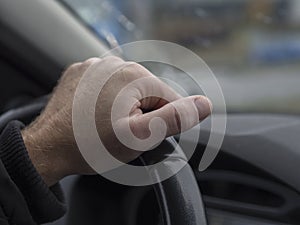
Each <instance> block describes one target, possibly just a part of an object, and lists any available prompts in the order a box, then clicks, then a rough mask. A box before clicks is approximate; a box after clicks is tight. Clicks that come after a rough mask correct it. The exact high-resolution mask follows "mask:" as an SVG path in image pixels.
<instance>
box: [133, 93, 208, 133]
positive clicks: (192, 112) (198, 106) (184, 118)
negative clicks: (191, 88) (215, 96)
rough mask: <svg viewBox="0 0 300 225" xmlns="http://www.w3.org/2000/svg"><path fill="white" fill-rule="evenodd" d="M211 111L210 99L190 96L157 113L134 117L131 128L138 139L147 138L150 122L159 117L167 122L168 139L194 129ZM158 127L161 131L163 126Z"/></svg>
mask: <svg viewBox="0 0 300 225" xmlns="http://www.w3.org/2000/svg"><path fill="white" fill-rule="evenodd" d="M211 111H212V104H211V102H210V100H209V99H208V98H206V97H204V96H199V95H197V96H190V97H186V98H180V99H178V100H176V101H174V102H171V103H168V104H166V105H164V106H163V107H161V108H159V109H157V110H155V111H152V112H149V113H145V114H141V115H137V116H133V117H132V118H131V119H130V127H131V130H132V132H133V134H134V135H135V136H137V137H138V138H147V137H149V136H150V135H151V131H150V129H149V123H150V121H151V120H152V119H154V118H157V117H158V118H161V119H162V120H163V121H165V124H166V127H167V133H166V136H167V137H168V136H172V135H175V134H178V133H181V132H184V131H186V130H188V129H190V128H192V127H194V126H195V125H197V124H198V123H199V122H200V121H202V120H204V119H205V118H206V117H207V116H209V115H210V114H211ZM162 120H160V121H162ZM157 125H158V127H157V129H161V126H160V125H161V124H157ZM154 130H155V128H154Z"/></svg>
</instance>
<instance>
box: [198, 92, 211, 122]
mask: <svg viewBox="0 0 300 225" xmlns="http://www.w3.org/2000/svg"><path fill="white" fill-rule="evenodd" d="M195 105H196V107H197V109H198V112H199V119H200V120H202V119H204V118H205V117H207V116H208V115H210V114H211V113H212V109H213V105H212V103H211V101H210V100H209V99H208V98H206V97H204V96H202V97H199V98H196V99H195Z"/></svg>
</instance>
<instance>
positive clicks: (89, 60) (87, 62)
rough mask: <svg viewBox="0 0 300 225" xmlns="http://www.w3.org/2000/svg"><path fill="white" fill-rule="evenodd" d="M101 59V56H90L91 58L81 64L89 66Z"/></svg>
mask: <svg viewBox="0 0 300 225" xmlns="http://www.w3.org/2000/svg"><path fill="white" fill-rule="evenodd" d="M99 61H101V59H100V58H96V57H93V58H89V59H87V60H85V61H84V62H83V63H82V64H81V67H89V66H91V65H92V64H94V63H97V62H99Z"/></svg>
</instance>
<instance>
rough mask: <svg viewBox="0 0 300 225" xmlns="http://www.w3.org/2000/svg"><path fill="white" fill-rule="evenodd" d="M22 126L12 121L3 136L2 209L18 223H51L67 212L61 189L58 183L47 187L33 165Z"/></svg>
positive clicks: (0, 148)
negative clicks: (23, 136) (25, 143)
mask: <svg viewBox="0 0 300 225" xmlns="http://www.w3.org/2000/svg"><path fill="white" fill-rule="evenodd" d="M22 127H23V125H22V124H21V123H20V122H18V121H13V122H10V123H9V124H8V125H7V126H6V128H5V129H4V130H3V132H2V133H1V135H0V159H1V160H0V190H1V191H0V209H1V207H2V211H3V214H4V215H5V216H6V218H7V220H9V221H13V224H16V225H19V224H20V225H21V224H28V225H30V224H35V222H36V223H38V224H40V223H46V222H51V221H54V220H56V219H58V218H60V217H61V216H63V215H64V213H65V211H66V207H65V204H64V198H63V194H62V190H61V188H60V186H59V184H57V185H54V186H53V187H51V188H48V187H47V185H46V184H45V183H44V181H43V180H42V178H41V176H40V175H39V174H38V172H37V171H36V169H35V168H34V166H33V164H32V163H31V161H30V158H29V156H28V153H27V150H26V148H25V145H24V142H23V138H22V135H21V132H20V130H21V129H22ZM0 218H1V212H0ZM1 219H2V218H1ZM1 219H0V222H2V221H1ZM4 224H5V223H4ZM0 225H1V223H0Z"/></svg>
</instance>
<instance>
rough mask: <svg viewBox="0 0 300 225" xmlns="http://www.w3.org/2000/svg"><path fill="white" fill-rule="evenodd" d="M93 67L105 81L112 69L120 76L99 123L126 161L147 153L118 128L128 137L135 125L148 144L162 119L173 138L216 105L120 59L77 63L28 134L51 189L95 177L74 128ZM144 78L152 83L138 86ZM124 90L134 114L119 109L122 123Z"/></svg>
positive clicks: (103, 98)
mask: <svg viewBox="0 0 300 225" xmlns="http://www.w3.org/2000/svg"><path fill="white" fill-rule="evenodd" d="M91 66H93V67H97V73H99V74H98V76H99V77H101V76H103V75H104V74H105V73H107V71H108V70H107V68H110V70H112V69H115V71H116V72H115V73H114V74H113V75H112V77H111V78H110V79H109V80H108V82H107V83H106V84H105V86H104V88H103V89H102V91H101V92H100V94H99V97H98V100H97V105H96V118H95V120H96V125H97V130H98V133H99V136H100V138H101V140H102V141H103V143H104V144H105V146H106V148H107V149H108V150H109V152H110V153H111V154H112V155H113V156H114V157H116V158H117V159H119V160H121V161H123V162H129V161H131V160H133V159H135V158H136V157H138V156H139V155H140V154H141V152H140V151H135V150H132V149H130V148H128V147H126V146H124V145H123V144H122V143H121V142H120V141H119V140H118V138H117V136H116V134H115V131H114V129H118V130H117V131H119V130H120V132H122V129H123V127H122V124H123V122H124V121H125V122H128V123H129V126H130V129H131V131H132V133H133V135H135V136H136V137H137V138H139V139H145V138H147V137H149V135H151V131H150V129H149V122H150V121H151V119H153V118H157V117H158V118H161V119H163V120H164V121H165V124H166V126H167V127H166V134H165V136H166V137H167V136H172V135H175V134H177V133H180V132H182V131H185V130H187V129H190V128H192V127H193V126H195V125H196V124H198V123H199V122H200V121H201V120H203V119H204V118H206V117H207V116H208V115H209V114H210V113H211V103H210V101H209V100H208V99H207V98H205V97H203V96H191V97H186V98H183V97H181V96H180V95H178V94H177V93H175V92H174V91H173V90H172V89H171V88H170V87H169V86H167V85H166V84H165V83H163V82H162V81H160V80H159V79H158V78H156V77H155V76H154V75H153V74H151V73H150V72H149V71H148V70H146V69H145V68H144V67H142V66H141V65H139V64H136V63H128V62H125V61H123V60H122V59H120V58H117V57H107V58H103V59H100V58H92V59H89V60H87V61H85V62H83V63H76V64H73V65H72V66H70V67H69V68H68V69H67V70H66V72H65V73H64V75H63V76H62V78H61V80H60V81H59V84H58V85H57V87H56V88H55V89H54V92H53V94H52V97H51V99H50V101H49V103H48V105H47V107H46V108H45V110H44V112H43V113H42V114H41V115H40V116H39V117H38V118H37V119H36V120H35V121H34V122H33V123H32V124H31V125H30V126H29V127H27V128H26V129H25V130H23V131H22V135H23V138H24V142H25V145H26V147H27V149H28V152H29V155H30V158H31V160H32V162H33V164H34V166H35V167H36V169H37V170H38V172H39V173H40V174H41V176H42V177H43V179H44V180H45V182H46V183H47V184H48V185H49V186H51V185H53V184H55V183H56V182H57V181H59V180H60V179H62V178H63V177H65V176H67V175H71V174H93V173H94V171H93V169H92V168H91V167H90V166H89V165H88V164H87V163H86V162H85V160H84V159H83V157H82V156H81V154H80V152H79V150H78V148H77V145H76V141H75V138H74V135H73V129H72V105H73V98H74V94H75V91H76V87H77V85H78V83H79V81H80V79H81V78H82V76H83V75H84V74H85V73H89V68H90V67H91ZM118 68H121V69H118ZM141 78H146V80H147V82H134V81H138V80H139V79H141ZM128 84H132V85H129V86H127V85H128ZM126 86H127V87H126ZM125 87H126V88H125ZM124 88H125V89H124ZM120 91H122V100H123V102H126V104H127V103H128V104H130V107H131V110H130V112H129V113H128V112H126V111H124V112H122V110H119V112H118V119H117V120H118V121H111V118H112V106H113V103H114V101H115V100H116V97H117V96H118V94H119V93H120ZM142 96H150V97H146V98H141V97H142ZM152 96H153V97H152ZM157 96H160V97H157ZM166 99H168V100H166ZM87 101H88V99H87ZM82 119H83V120H84V118H82ZM114 125H116V126H115V127H114V129H113V126H114Z"/></svg>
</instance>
